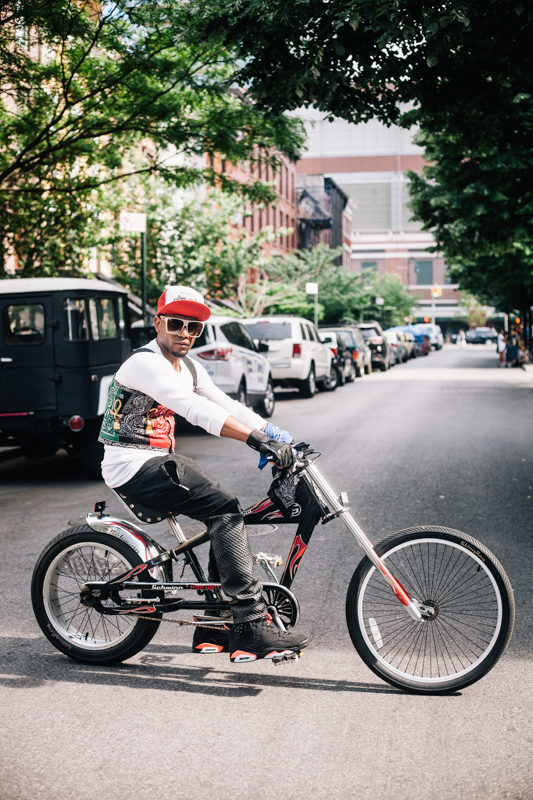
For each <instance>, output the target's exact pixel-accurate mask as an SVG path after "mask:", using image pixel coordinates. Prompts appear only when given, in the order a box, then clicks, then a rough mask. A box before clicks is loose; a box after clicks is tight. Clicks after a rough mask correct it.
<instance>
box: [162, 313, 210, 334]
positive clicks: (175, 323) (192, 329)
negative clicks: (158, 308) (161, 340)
mask: <svg viewBox="0 0 533 800" xmlns="http://www.w3.org/2000/svg"><path fill="white" fill-rule="evenodd" d="M159 319H162V320H163V322H164V323H165V326H166V331H167V333H171V334H172V335H173V336H179V335H180V333H182V331H183V329H184V328H185V330H186V331H187V336H193V337H194V338H196V337H197V336H201V334H202V333H203V330H204V323H203V322H200V321H199V320H197V319H180V317H162V316H161V315H160V314H159Z"/></svg>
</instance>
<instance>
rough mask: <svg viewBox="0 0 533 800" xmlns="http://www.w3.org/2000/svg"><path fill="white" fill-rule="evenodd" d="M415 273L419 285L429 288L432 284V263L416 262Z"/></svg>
mask: <svg viewBox="0 0 533 800" xmlns="http://www.w3.org/2000/svg"><path fill="white" fill-rule="evenodd" d="M416 272H417V280H416V282H417V283H418V284H419V285H421V286H430V285H431V284H432V283H433V261H417V262H416Z"/></svg>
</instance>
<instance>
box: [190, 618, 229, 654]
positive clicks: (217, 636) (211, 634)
mask: <svg viewBox="0 0 533 800" xmlns="http://www.w3.org/2000/svg"><path fill="white" fill-rule="evenodd" d="M197 619H198V620H201V617H197ZM206 624H207V625H209V623H206ZM229 627H230V626H229V625H228V626H224V627H223V628H221V629H220V630H219V631H218V630H213V628H202V627H200V626H199V627H198V628H196V629H195V631H194V636H193V637H192V651H193V653H203V654H207V653H228V652H229Z"/></svg>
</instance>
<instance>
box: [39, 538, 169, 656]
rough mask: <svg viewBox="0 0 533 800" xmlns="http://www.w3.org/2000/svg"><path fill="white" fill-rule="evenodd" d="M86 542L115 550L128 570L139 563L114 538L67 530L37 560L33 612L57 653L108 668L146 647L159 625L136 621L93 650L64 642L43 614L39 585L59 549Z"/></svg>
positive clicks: (124, 544) (134, 552)
mask: <svg viewBox="0 0 533 800" xmlns="http://www.w3.org/2000/svg"><path fill="white" fill-rule="evenodd" d="M88 539H90V541H91V542H94V543H95V544H98V545H104V546H105V545H106V544H107V545H108V546H109V548H110V549H114V550H116V551H117V552H119V553H120V555H121V556H123V557H124V558H125V559H127V560H128V562H129V563H131V566H132V567H136V566H138V565H139V564H142V563H143V561H142V558H141V557H140V556H139V554H138V553H137V552H136V551H135V550H133V548H131V547H130V546H129V545H128V544H126V543H125V542H123V541H122V540H120V539H117V538H116V537H114V536H110V535H109V534H107V533H100V532H99V531H95V530H93V529H92V528H91V527H90V526H89V525H78V526H76V527H74V528H69V529H67V530H66V531H63V532H62V533H60V534H59V535H58V536H56V537H55V539H52V541H51V542H49V544H48V545H47V546H46V547H45V549H44V550H43V552H42V553H41V555H40V556H39V558H38V560H37V563H36V565H35V568H34V570H33V576H32V581H31V598H32V605H33V612H34V614H35V618H36V620H37V622H38V623H39V627H40V628H41V630H42V632H43V633H44V635H45V636H46V638H47V639H48V640H49V641H50V642H51V643H52V644H53V645H54V647H56V648H57V649H58V650H59V651H60V652H61V653H63V654H64V655H66V656H68V657H69V658H72V659H74V660H75V661H79V662H81V663H83V664H96V665H100V666H108V665H111V664H118V663H120V662H121V661H125V660H126V659H128V658H131V657H132V656H134V655H136V653H138V652H140V651H141V650H142V649H143V648H144V647H146V645H147V644H148V643H149V642H150V641H151V640H152V639H153V637H154V636H155V634H156V633H157V630H158V628H159V622H155V621H153V617H152V620H148V619H138V620H137V621H136V622H135V624H134V625H133V627H132V630H131V633H130V634H129V635H128V636H127V637H126V638H125V639H123V640H122V641H121V642H119V643H118V644H117V645H114V646H111V647H109V648H108V649H100V650H95V651H90V650H86V649H83V648H81V647H77V646H76V645H75V644H74V643H73V642H72V641H67V640H66V638H67V637H65V635H64V634H63V633H62V632H61V631H60V630H58V628H57V627H56V626H54V620H53V619H51V618H50V617H49V616H48V614H47V612H46V608H45V604H44V598H43V584H44V581H45V577H46V573H47V570H48V568H49V567H50V565H51V564H52V563H53V561H54V560H55V559H56V558H57V557H58V555H60V553H61V549H66V548H67V547H69V546H70V545H71V544H75V543H76V540H77V541H79V542H81V541H87V540H88ZM132 611H133V608H132ZM160 616H161V615H159V619H160Z"/></svg>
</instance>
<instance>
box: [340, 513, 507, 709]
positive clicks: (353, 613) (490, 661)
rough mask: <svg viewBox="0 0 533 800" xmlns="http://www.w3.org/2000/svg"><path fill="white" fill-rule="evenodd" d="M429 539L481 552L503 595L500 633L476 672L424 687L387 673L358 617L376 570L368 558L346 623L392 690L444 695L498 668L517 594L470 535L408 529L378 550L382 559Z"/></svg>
mask: <svg viewBox="0 0 533 800" xmlns="http://www.w3.org/2000/svg"><path fill="white" fill-rule="evenodd" d="M428 536H431V537H432V538H437V539H438V538H441V539H442V540H443V541H447V542H455V543H457V542H458V541H459V543H460V542H463V543H465V544H466V545H467V548H466V549H468V550H470V549H471V548H472V549H473V550H474V551H477V553H478V554H481V557H482V558H483V561H484V563H485V565H486V566H487V569H488V571H490V573H491V574H492V576H493V577H494V580H495V582H496V584H497V587H498V590H499V592H500V596H501V601H502V622H501V628H500V631H499V633H498V636H497V638H496V641H495V643H494V645H493V647H492V649H491V650H490V652H489V653H487V655H486V657H485V658H484V659H483V661H482V662H481V663H480V664H479V665H478V666H477V667H476V668H474V669H472V670H471V671H470V672H468V673H467V674H466V675H464V676H461V677H457V678H453V677H452V678H451V679H450V680H449V681H443V682H441V683H439V684H438V685H436V684H435V683H433V682H428V683H423V682H420V681H414V680H413V681H409V680H408V679H407V678H399V677H398V675H396V674H395V673H394V672H392V671H391V670H387V668H386V667H385V666H384V665H383V664H382V663H381V661H380V660H379V659H378V658H377V656H376V651H374V650H372V649H371V648H369V647H368V645H367V642H366V641H365V638H364V636H363V634H362V632H361V629H360V624H359V616H358V613H357V607H358V600H359V592H360V590H361V587H362V585H363V583H364V581H365V578H366V576H367V574H368V572H369V570H370V569H371V567H372V563H371V561H370V559H369V558H368V557H367V556H364V557H363V558H362V559H361V561H360V562H359V564H358V566H357V568H356V570H355V572H354V574H353V576H352V579H351V581H350V585H349V587H348V593H347V596H346V621H347V625H348V631H349V633H350V637H351V640H352V643H353V645H354V647H355V649H356V650H357V653H358V654H359V656H360V657H361V658H362V660H363V661H364V663H365V664H366V665H367V666H368V667H369V669H371V670H372V672H374V673H375V674H376V675H378V676H379V677H380V678H382V679H383V680H385V681H386V682H387V683H389V684H391V685H392V686H395V687H396V688H399V689H403V690H404V691H407V692H410V693H412V694H444V693H449V692H452V691H460V690H461V689H464V688H466V687H467V686H470V685H472V684H473V683H475V682H476V681H478V680H480V679H481V678H483V677H484V676H485V675H486V674H487V673H488V672H489V671H490V670H491V669H492V668H493V667H494V666H495V665H496V664H497V662H498V661H499V660H500V658H501V657H502V655H503V654H504V652H505V650H506V649H507V646H508V644H509V641H510V639H511V635H512V632H513V626H514V618H515V605H514V596H513V590H512V587H511V584H510V581H509V578H508V577H507V575H506V573H505V570H504V569H503V567H502V565H501V564H500V562H499V561H498V559H497V558H496V556H494V554H493V553H491V551H490V550H489V549H488V548H487V547H485V545H483V544H482V543H481V542H479V541H477V540H476V539H474V538H473V537H472V536H469V535H468V534H465V533H462V532H461V531H456V530H454V529H452V528H444V527H439V526H421V527H416V528H407V529H405V530H403V531H398V532H397V533H394V534H392V535H391V536H389V537H387V538H386V539H384V540H383V541H381V542H380V543H379V544H378V545H376V547H375V550H376V553H377V554H378V555H379V556H380V557H381V556H383V555H385V553H387V552H388V551H389V550H391V549H393V547H396V546H397V545H399V544H405V543H406V542H407V541H410V540H412V541H417V540H419V539H424V538H427V537H428Z"/></svg>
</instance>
